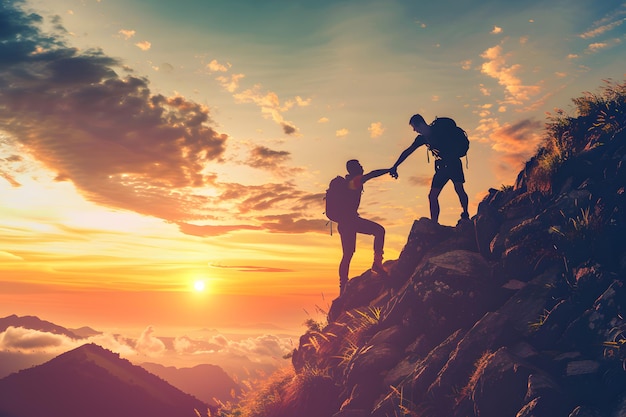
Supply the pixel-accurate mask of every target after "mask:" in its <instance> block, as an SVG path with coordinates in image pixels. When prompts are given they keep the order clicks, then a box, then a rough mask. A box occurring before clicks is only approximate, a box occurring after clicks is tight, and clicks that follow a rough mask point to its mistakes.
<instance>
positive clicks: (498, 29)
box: [490, 26, 502, 35]
mask: <svg viewBox="0 0 626 417" xmlns="http://www.w3.org/2000/svg"><path fill="white" fill-rule="evenodd" d="M490 33H491V34H492V35H499V34H500V33H502V28H501V27H498V26H494V27H493V29H492V30H491V32H490Z"/></svg>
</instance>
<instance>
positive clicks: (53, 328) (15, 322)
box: [0, 314, 82, 340]
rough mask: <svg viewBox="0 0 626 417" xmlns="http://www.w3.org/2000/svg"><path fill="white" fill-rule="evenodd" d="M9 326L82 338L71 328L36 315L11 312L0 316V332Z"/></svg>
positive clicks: (76, 338)
mask: <svg viewBox="0 0 626 417" xmlns="http://www.w3.org/2000/svg"><path fill="white" fill-rule="evenodd" d="M9 327H22V328H24V329H31V330H38V331H41V332H46V333H52V334H58V335H64V336H67V337H69V338H71V339H75V340H78V339H82V337H81V336H78V335H77V334H76V333H74V332H72V331H71V330H69V329H67V328H65V327H62V326H59V325H57V324H54V323H51V322H49V321H46V320H42V319H40V318H39V317H37V316H18V315H16V314H11V315H10V316H7V317H4V318H0V332H3V331H5V330H6V329H8V328H9Z"/></svg>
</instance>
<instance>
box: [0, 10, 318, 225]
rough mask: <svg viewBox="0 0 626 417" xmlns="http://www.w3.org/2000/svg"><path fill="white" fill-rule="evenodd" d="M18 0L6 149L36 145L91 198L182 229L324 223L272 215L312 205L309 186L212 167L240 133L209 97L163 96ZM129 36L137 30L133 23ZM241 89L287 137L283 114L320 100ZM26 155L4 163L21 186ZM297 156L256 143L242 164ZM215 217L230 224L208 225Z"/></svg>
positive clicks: (34, 149)
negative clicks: (223, 176)
mask: <svg viewBox="0 0 626 417" xmlns="http://www.w3.org/2000/svg"><path fill="white" fill-rule="evenodd" d="M9 9H10V6H9V7H5V8H3V9H0V20H2V21H3V22H6V25H3V26H2V27H3V30H4V32H5V38H4V39H5V41H4V42H3V43H0V56H2V61H3V65H2V67H0V108H2V112H0V126H2V129H3V131H4V132H6V134H7V135H6V136H7V137H8V138H9V141H7V143H9V142H10V143H11V146H10V147H11V149H8V151H9V152H10V153H6V152H5V153H4V154H5V155H11V154H15V153H17V152H20V153H22V152H23V153H24V154H28V155H29V157H32V158H33V159H35V160H36V161H37V163H38V165H39V164H40V165H41V166H43V167H44V168H45V169H47V170H48V171H50V172H51V173H52V175H53V176H54V177H55V179H56V181H69V182H71V183H72V185H73V186H74V187H75V188H76V189H77V190H78V192H79V193H80V194H81V195H82V196H83V197H84V198H85V199H86V200H88V201H90V202H93V203H95V204H98V205H101V206H105V207H111V208H114V209H122V210H130V211H133V212H136V213H139V214H143V215H147V216H153V217H156V218H159V219H163V220H165V221H167V222H170V223H173V224H176V225H178V227H179V229H180V230H181V231H182V232H183V233H189V234H192V235H196V236H215V235H219V234H223V233H228V232H230V231H237V230H259V229H262V228H263V225H267V227H268V228H269V229H268V230H270V231H278V230H284V231H286V232H288V231H293V232H296V231H298V230H310V229H312V228H313V225H314V224H315V222H309V221H308V218H307V216H306V215H304V214H302V213H303V211H300V210H299V211H298V212H299V213H300V214H298V216H296V217H290V221H286V220H280V218H279V217H277V218H274V219H268V218H267V217H266V216H267V215H268V214H270V210H271V214H272V215H279V214H281V213H292V212H293V209H294V207H298V208H299V209H301V210H306V209H307V204H308V203H306V199H305V197H306V196H308V195H310V193H306V192H303V191H301V190H299V189H298V188H296V186H295V185H294V184H293V183H291V182H285V183H282V184H272V183H269V184H262V185H245V184H236V183H224V182H220V181H219V178H218V176H217V174H215V173H212V172H211V166H212V165H214V164H224V163H227V161H226V160H225V158H224V155H225V153H226V150H227V144H228V143H229V137H228V135H226V134H224V133H220V132H218V131H216V130H215V128H214V122H213V120H212V119H211V114H210V112H209V107H208V106H206V105H203V104H200V103H197V102H194V101H192V100H190V99H187V98H186V97H183V96H178V95H175V96H165V95H162V94H158V93H154V92H153V91H152V90H151V87H150V82H149V80H148V79H147V78H144V77H140V76H136V75H135V74H134V73H133V72H132V70H130V69H127V68H126V67H125V65H124V63H123V62H121V61H119V60H117V59H115V58H111V57H109V56H107V55H106V54H104V52H103V51H102V50H99V49H80V50H79V49H77V48H72V47H69V46H67V45H66V43H65V41H64V40H63V39H62V38H59V37H55V36H52V35H48V34H44V33H42V32H41V31H40V30H39V29H38V27H39V25H40V23H41V22H42V18H41V17H40V16H38V15H36V14H26V13H24V12H22V11H20V10H19V9H17V8H15V9H14V10H9ZM119 34H120V35H122V36H129V37H131V36H134V31H131V30H128V29H123V30H122V31H120V33H119ZM166 67H167V66H166V65H163V68H166ZM207 67H208V69H209V70H210V71H217V72H219V73H220V74H221V75H220V76H221V77H224V79H223V81H224V83H228V84H225V87H227V88H229V89H231V90H232V91H233V92H234V91H238V88H239V82H240V81H241V79H243V78H244V75H243V74H229V73H228V71H224V70H230V64H223V63H219V62H218V61H216V60H214V61H211V62H210V63H209V64H208V66H207ZM235 98H236V100H237V101H238V102H239V103H253V104H255V105H257V106H259V107H260V108H261V111H262V113H263V115H264V116H265V117H267V118H269V119H272V120H273V121H274V122H276V123H277V124H279V125H280V126H281V128H282V129H283V131H284V132H285V133H286V134H288V135H294V134H297V132H298V130H297V127H296V126H294V125H293V123H291V122H289V121H287V120H285V119H284V117H283V113H284V112H286V111H288V110H289V109H291V108H294V107H305V106H308V105H310V103H311V100H310V99H306V98H303V97H301V96H296V97H295V98H293V99H291V100H287V101H285V102H284V103H283V102H281V100H280V99H279V97H278V95H277V94H276V93H274V92H271V91H264V90H262V89H261V87H260V86H255V87H254V88H251V89H247V90H244V91H242V92H240V93H238V94H235ZM7 146H8V145H7ZM16 150H19V151H16ZM16 162H19V161H17V160H12V159H10V158H6V157H5V159H4V160H0V176H1V177H2V178H3V179H4V180H6V181H8V182H9V183H10V184H11V185H13V186H14V187H19V185H20V184H19V181H18V180H17V178H19V177H17V176H15V175H14V174H15V173H16V172H19V167H18V166H17V165H16ZM289 162H290V154H289V153H288V152H285V151H280V150H272V149H269V148H267V147H263V146H256V147H254V148H251V151H250V155H249V159H248V160H247V161H240V162H239V163H248V164H249V165H250V166H253V167H256V168H258V169H264V170H267V171H270V172H273V173H275V174H288V175H293V174H295V173H297V172H299V170H300V168H294V167H289V166H288V163H289ZM215 213H223V214H220V216H222V217H220V218H217V217H216V216H215ZM213 219H214V220H216V221H219V222H220V223H219V224H214V225H207V224H206V222H207V221H208V220H213ZM203 223H205V224H203Z"/></svg>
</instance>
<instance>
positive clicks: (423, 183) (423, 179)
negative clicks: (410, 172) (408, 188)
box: [409, 175, 433, 187]
mask: <svg viewBox="0 0 626 417" xmlns="http://www.w3.org/2000/svg"><path fill="white" fill-rule="evenodd" d="M432 180H433V178H432V177H430V176H425V175H423V176H411V177H409V184H411V185H417V186H419V187H430V184H431V182H432Z"/></svg>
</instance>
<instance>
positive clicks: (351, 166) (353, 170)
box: [346, 159, 363, 175]
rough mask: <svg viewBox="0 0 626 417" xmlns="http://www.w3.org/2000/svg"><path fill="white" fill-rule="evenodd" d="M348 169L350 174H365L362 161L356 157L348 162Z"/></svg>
mask: <svg viewBox="0 0 626 417" xmlns="http://www.w3.org/2000/svg"><path fill="white" fill-rule="evenodd" d="M346 169H347V170H348V174H350V175H361V174H363V167H362V166H361V163H360V162H359V161H357V160H356V159H351V160H349V161H348V162H346Z"/></svg>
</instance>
